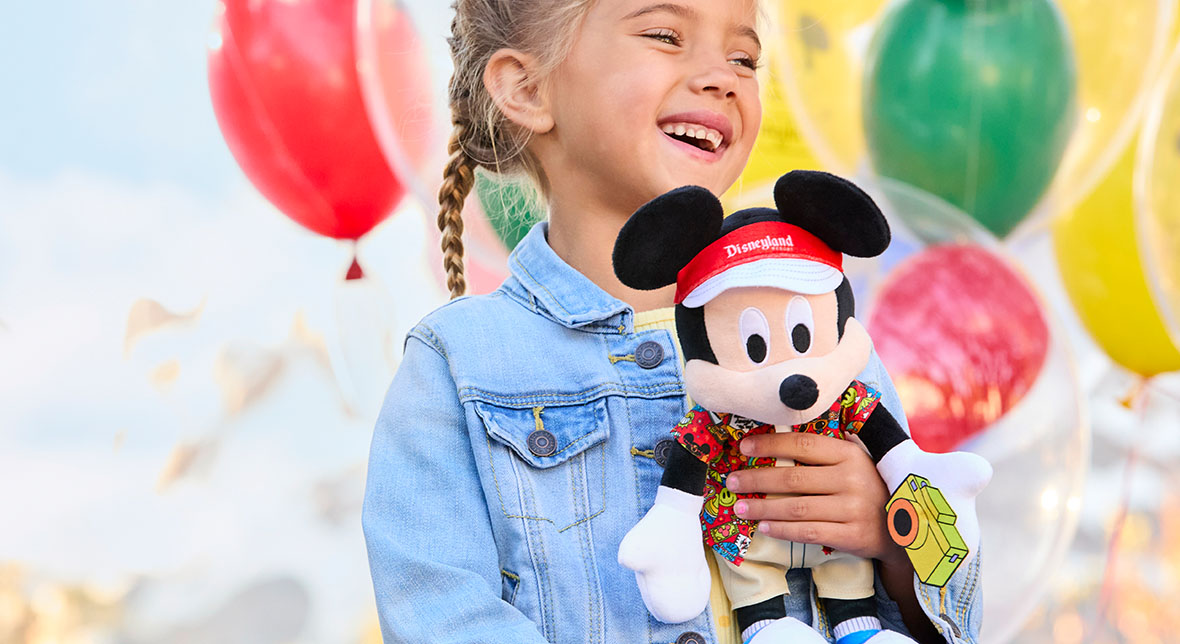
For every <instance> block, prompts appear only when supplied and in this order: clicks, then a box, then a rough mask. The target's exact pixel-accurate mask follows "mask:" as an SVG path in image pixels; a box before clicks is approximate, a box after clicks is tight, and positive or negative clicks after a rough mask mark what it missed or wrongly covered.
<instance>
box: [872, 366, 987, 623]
mask: <svg viewBox="0 0 1180 644" xmlns="http://www.w3.org/2000/svg"><path fill="white" fill-rule="evenodd" d="M859 379H860V380H861V381H862V382H865V383H868V384H870V385H872V386H873V387H874V388H875V389H876V390H877V391H879V392H881V403H882V404H884V405H885V408H886V409H888V410H889V413H891V414H893V416H894V418H896V419H897V422H898V423H900V424H901V426H902V427H903V428H904V429H905V430H906V433H909V431H910V426H909V422H908V421H907V420H906V417H905V411H904V410H903V409H902V407H901V399H899V398H898V396H897V390H896V389H894V387H893V380H892V379H891V378H890V377H889V373H888V372H886V371H885V366H884V365H883V364H881V359H880V358H879V357H878V356H877V352H876V351H873V355H872V357H871V358H870V359H869V365H868V367H866V368H865V370H864V372H862V373H861V377H860V378H859ZM981 550H982V549H981ZM981 560H982V553H980V552H977V553H976V555H975V557H974V558H973V559H972V560H971V563H969V564H967V565H966V566H960V567H959V569H958V570H957V571H955V574H954V575H952V576H951V578H950V580H949V581H947V584H946V586H944V587H942V588H938V587H937V586H929V585H927V584H923V583H922V582H921V581H919V580H918V576H917V575H916V574H915V575H914V594H915V595H916V596H917V597H918V602H919V603H920V604H921V605H922V610H924V611H925V612H926V616H927V617H929V618H930V621H931V622H932V623H933V624H934V625H935V627H937V628H938V631H939V632H940V633H942V635H943V637H945V638H946V641H947V642H951V643H952V644H977V643H978V642H979V628H980V625H981V622H982V620H983V592H982V591H981V590H980V577H981V574H980V562H981ZM877 601H878V605H879V608H880V613H879V614H880V618H881V621H882V622H883V623H884V624H885V625H886V626H888V627H889V628H890V629H891V630H895V631H900V632H903V633H905V632H908V631H907V630H906V627H905V624H904V623H903V622H902V619H901V611H900V610H899V609H898V607H897V604H895V603H894V602H893V600H892V599H890V598H889V595H888V594H886V592H885V590H884V588H883V587H882V586H881V585H880V581H878V583H877Z"/></svg>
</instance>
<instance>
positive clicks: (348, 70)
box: [208, 0, 405, 239]
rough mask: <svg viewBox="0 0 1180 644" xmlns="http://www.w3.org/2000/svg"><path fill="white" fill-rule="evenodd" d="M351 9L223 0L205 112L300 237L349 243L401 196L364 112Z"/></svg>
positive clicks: (305, 0)
mask: <svg viewBox="0 0 1180 644" xmlns="http://www.w3.org/2000/svg"><path fill="white" fill-rule="evenodd" d="M355 18H356V4H355V2H348V1H345V0H294V1H292V0H248V1H247V0H224V1H223V2H222V3H221V4H220V5H219V15H218V17H217V21H216V26H215V34H214V38H213V44H212V46H211V47H210V50H209V60H208V62H209V89H210V93H211V94H212V98H213V110H214V112H215V113H216V114H217V121H218V123H219V124H220V126H221V133H222V135H224V136H225V140H226V142H227V143H228V144H229V149H230V151H231V152H232V153H233V155H234V158H235V159H237V161H238V164H239V165H240V166H241V167H242V170H243V171H244V172H245V173H246V176H247V177H249V178H250V180H251V181H252V182H253V183H254V185H255V187H257V188H258V190H259V191H260V192H262V194H263V195H265V196H266V198H267V199H269V200H270V201H271V203H273V204H274V205H275V206H277V207H278V209H279V210H281V211H282V212H283V213H285V214H286V215H287V216H288V217H290V218H291V219H294V220H295V221H296V222H298V223H300V224H302V225H303V226H305V227H307V228H309V229H310V230H312V231H314V232H316V233H319V234H321V235H326V236H328V237H334V238H337V239H357V238H359V237H361V236H362V235H364V234H365V233H367V232H369V231H370V230H372V228H373V227H374V226H376V225H377V224H378V223H380V222H381V221H382V220H383V219H385V218H386V217H388V216H389V214H390V213H391V212H392V210H393V208H394V206H395V205H397V203H398V201H400V200H401V198H402V196H403V195H404V193H405V190H404V188H403V186H402V184H401V183H400V182H399V181H398V180H397V178H396V177H394V175H393V173H392V172H391V170H390V169H389V166H388V164H387V163H386V161H385V158H384V156H383V155H382V153H381V149H380V147H379V146H378V144H377V140H376V138H375V137H374V135H373V130H372V128H371V127H370V126H369V120H368V117H367V116H366V114H365V106H364V102H363V101H362V98H361V89H360V85H359V81H358V77H357V69H356V54H355V51H354V40H355V26H354V21H355Z"/></svg>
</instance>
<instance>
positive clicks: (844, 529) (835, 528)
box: [758, 521, 865, 554]
mask: <svg viewBox="0 0 1180 644" xmlns="http://www.w3.org/2000/svg"><path fill="white" fill-rule="evenodd" d="M758 532H759V533H760V534H763V535H766V536H768V537H774V538H775V539H781V540H783V541H794V542H796V543H814V544H816V545H820V546H829V547H831V548H834V549H836V550H840V551H843V552H849V553H853V554H859V553H858V551H859V550H861V549H863V548H864V546H865V544H864V543H862V542H863V541H864V539H859V538H857V537H858V535H857V534H856V532H855V527H854V526H850V525H848V524H846V523H835V522H831V521H763V522H761V523H759V524H758Z"/></svg>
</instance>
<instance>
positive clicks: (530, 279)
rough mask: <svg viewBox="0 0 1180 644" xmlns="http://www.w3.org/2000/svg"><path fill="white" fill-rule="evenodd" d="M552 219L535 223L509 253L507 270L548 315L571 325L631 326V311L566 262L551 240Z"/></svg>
mask: <svg viewBox="0 0 1180 644" xmlns="http://www.w3.org/2000/svg"><path fill="white" fill-rule="evenodd" d="M548 234H549V222H547V221H542V222H539V223H538V224H536V225H535V226H533V228H532V230H530V231H529V232H528V234H527V235H525V237H524V239H522V240H521V241H520V243H519V244H517V246H516V250H514V251H512V254H511V255H510V256H509V257H508V270H509V272H511V274H512V276H513V277H515V278H516V280H517V281H518V282H519V283H520V285H521V286H522V287H523V288H524V290H525V291H526V292H527V293H528V295H529V296H530V298H531V299H532V301H533V302H535V303H536V305H537V307H539V308H540V309H541V310H542V311H541V312H543V313H544V314H545V315H547V316H548V317H550V318H552V319H553V320H555V321H556V322H558V323H559V324H562V325H564V326H567V327H570V328H576V327H584V326H588V325H595V323H601V326H603V327H610V328H611V329H612V330H614V331H615V332H618V331H619V330H620V329H619V328H618V327H620V326H621V327H623V329H622V330H624V331H625V332H627V333H630V332H631V330H632V317H633V316H632V311H631V308H630V307H629V306H627V304H625V303H624V302H623V301H622V300H619V299H616V298H614V297H611V296H610V295H609V294H607V292H606V291H604V290H602V289H601V288H599V287H598V285H596V284H595V283H594V282H591V281H590V279H589V278H587V277H586V276H585V275H583V274H581V273H579V272H578V271H577V270H576V269H574V268H573V267H572V266H570V265H569V264H566V263H565V261H563V260H562V259H561V258H560V257H558V256H557V253H555V252H553V249H552V248H550V247H549V241H548Z"/></svg>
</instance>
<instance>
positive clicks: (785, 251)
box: [676, 221, 844, 304]
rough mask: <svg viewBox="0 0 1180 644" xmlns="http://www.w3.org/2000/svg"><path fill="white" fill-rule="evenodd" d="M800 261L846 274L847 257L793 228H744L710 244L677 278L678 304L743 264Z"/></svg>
mask: <svg viewBox="0 0 1180 644" xmlns="http://www.w3.org/2000/svg"><path fill="white" fill-rule="evenodd" d="M770 258H776V259H801V260H806V261H812V262H818V263H820V264H824V265H826V266H831V267H832V268H834V269H836V270H837V271H840V272H844V256H843V255H842V254H840V253H837V252H836V251H834V250H832V249H831V248H829V247H828V245H827V244H825V243H823V242H822V241H820V239H819V238H818V237H816V236H815V235H813V234H811V233H809V232H807V231H806V230H803V229H802V228H800V227H798V226H795V225H793V224H788V223H785V222H781V221H764V222H759V223H756V224H750V225H748V226H742V227H741V228H738V229H737V230H735V231H733V232H731V233H729V234H728V235H725V236H724V237H722V238H721V239H718V240H717V241H715V242H713V243H712V244H709V245H708V246H706V247H705V250H702V251H701V252H700V253H699V254H698V255H697V256H696V257H694V258H693V260H692V261H691V262H689V263H688V265H687V266H685V267H684V268H682V269H681V270H680V272H679V273H678V274H677V275H676V303H677V304H680V303H681V302H683V301H684V298H686V297H688V294H689V293H692V292H693V290H695V289H696V288H697V287H698V286H700V285H701V284H704V283H705V282H706V281H708V280H709V279H711V278H713V277H715V276H717V275H720V274H721V273H723V272H725V271H727V270H729V269H731V268H733V267H735V266H741V265H742V264H749V263H750V262H756V261H758V260H760V259H770Z"/></svg>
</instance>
